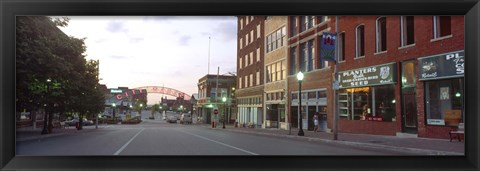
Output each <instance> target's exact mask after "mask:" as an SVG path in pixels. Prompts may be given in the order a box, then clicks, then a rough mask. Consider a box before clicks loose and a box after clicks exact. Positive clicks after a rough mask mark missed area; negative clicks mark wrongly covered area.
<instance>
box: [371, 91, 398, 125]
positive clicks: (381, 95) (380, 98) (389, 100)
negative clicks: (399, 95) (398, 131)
mask: <svg viewBox="0 0 480 171" xmlns="http://www.w3.org/2000/svg"><path fill="white" fill-rule="evenodd" d="M373 89H374V91H375V97H374V101H375V106H374V109H375V110H374V112H373V113H372V116H376V117H380V118H382V120H383V121H386V122H391V121H393V120H396V118H395V103H396V101H395V93H393V92H395V86H394V85H386V86H376V87H374V88H373Z"/></svg>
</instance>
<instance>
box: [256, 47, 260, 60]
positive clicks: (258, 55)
mask: <svg viewBox="0 0 480 171" xmlns="http://www.w3.org/2000/svg"><path fill="white" fill-rule="evenodd" d="M258 61H260V48H257V62H258Z"/></svg>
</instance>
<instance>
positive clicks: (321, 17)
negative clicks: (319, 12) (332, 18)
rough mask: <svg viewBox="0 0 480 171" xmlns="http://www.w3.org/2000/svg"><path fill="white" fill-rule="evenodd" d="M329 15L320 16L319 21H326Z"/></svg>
mask: <svg viewBox="0 0 480 171" xmlns="http://www.w3.org/2000/svg"><path fill="white" fill-rule="evenodd" d="M326 17H327V16H318V23H323V22H325V21H326Z"/></svg>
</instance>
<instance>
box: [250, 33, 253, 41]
mask: <svg viewBox="0 0 480 171" xmlns="http://www.w3.org/2000/svg"><path fill="white" fill-rule="evenodd" d="M252 42H253V30H252V31H250V43H252Z"/></svg>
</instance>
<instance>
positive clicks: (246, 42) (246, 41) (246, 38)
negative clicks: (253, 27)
mask: <svg viewBox="0 0 480 171" xmlns="http://www.w3.org/2000/svg"><path fill="white" fill-rule="evenodd" d="M248 43H249V41H248V33H247V34H246V35H245V47H246V46H247V45H248Z"/></svg>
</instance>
